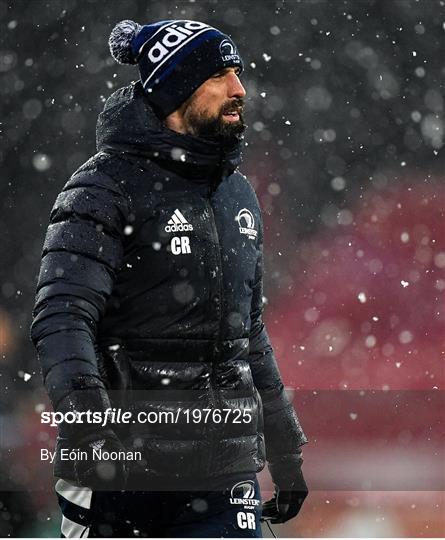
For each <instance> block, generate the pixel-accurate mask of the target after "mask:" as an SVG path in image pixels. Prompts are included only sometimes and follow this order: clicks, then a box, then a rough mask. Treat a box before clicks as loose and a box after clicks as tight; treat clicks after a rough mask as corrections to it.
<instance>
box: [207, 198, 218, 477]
mask: <svg viewBox="0 0 445 540" xmlns="http://www.w3.org/2000/svg"><path fill="white" fill-rule="evenodd" d="M210 195H211V192H210V190H209V197H210ZM205 203H206V206H207V209H208V212H209V216H210V222H211V227H212V235H213V238H212V239H213V240H214V241H215V242H216V245H217V262H218V269H217V270H216V276H217V280H218V285H217V296H214V297H213V298H212V299H211V301H213V302H215V301H216V302H217V311H218V335H217V338H216V347H218V349H217V350H216V351H215V355H214V360H213V361H217V360H218V359H219V358H220V356H221V321H222V275H221V272H222V259H221V247H220V242H219V235H218V230H217V228H216V221H215V213H214V211H213V208H212V205H211V204H210V200H209V199H208V198H206V199H205ZM214 375H215V370H214V365H213V362H212V366H211V370H210V401H211V404H212V407H213V408H216V406H217V405H218V399H217V395H216V393H215V390H214V386H213V385H214V383H215V377H214ZM212 418H213V414H212ZM212 423H213V422H212ZM210 433H211V441H210V449H209V459H208V461H207V470H208V473H211V471H212V469H211V466H212V460H213V455H214V450H215V444H216V440H215V436H214V433H215V429H213V430H211V431H210Z"/></svg>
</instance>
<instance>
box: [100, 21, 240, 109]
mask: <svg viewBox="0 0 445 540" xmlns="http://www.w3.org/2000/svg"><path fill="white" fill-rule="evenodd" d="M109 46H110V51H111V54H112V56H113V57H114V59H115V60H116V61H117V62H119V63H120V64H138V65H139V72H140V75H141V83H142V86H143V88H144V90H145V93H146V95H147V98H148V100H149V101H150V103H151V104H152V105H153V108H154V109H155V111H156V112H157V114H158V115H159V116H161V117H162V118H164V117H166V116H168V115H169V114H170V113H172V112H173V111H175V110H176V109H178V107H179V106H180V105H181V104H182V103H184V101H185V100H186V99H187V98H189V97H190V96H191V95H192V94H193V92H194V91H195V90H196V89H197V88H198V87H199V86H200V85H201V84H202V83H203V82H204V81H206V80H207V79H208V78H209V77H211V76H212V75H213V74H214V73H216V72H217V71H219V70H221V69H223V68H226V67H239V68H240V69H241V71H242V70H243V68H244V65H243V61H242V59H241V57H240V55H239V53H238V51H237V49H236V46H235V44H234V43H233V41H232V40H231V39H230V37H229V36H227V35H226V34H223V33H221V32H220V31H219V30H217V29H216V28H213V27H212V26H209V25H208V24H205V23H202V22H198V21H188V20H172V21H159V22H156V23H153V24H146V25H144V26H141V25H139V24H137V23H135V22H133V21H121V22H120V23H118V24H117V25H116V26H115V27H114V29H113V31H112V32H111V35H110V39H109Z"/></svg>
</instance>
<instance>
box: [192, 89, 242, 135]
mask: <svg viewBox="0 0 445 540" xmlns="http://www.w3.org/2000/svg"><path fill="white" fill-rule="evenodd" d="M243 105H244V101H243V100H242V99H241V98H238V99H234V100H231V101H230V102H226V103H224V105H223V106H222V107H221V109H220V111H219V114H218V116H208V114H207V111H195V110H193V104H192V103H191V104H190V106H189V107H188V110H187V111H186V112H185V114H184V119H185V120H186V122H187V128H188V131H189V133H192V134H193V135H196V136H197V137H202V138H205V139H215V140H217V141H219V142H220V143H222V144H224V145H230V144H234V143H235V142H237V141H239V140H240V139H241V136H242V134H243V133H244V130H245V129H246V124H245V123H244V116H243V112H242V107H243ZM234 109H236V110H237V112H238V115H239V120H237V121H236V122H229V121H226V120H224V118H223V115H224V114H225V113H228V112H229V111H233V110H234Z"/></svg>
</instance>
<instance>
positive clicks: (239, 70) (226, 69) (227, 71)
mask: <svg viewBox="0 0 445 540" xmlns="http://www.w3.org/2000/svg"><path fill="white" fill-rule="evenodd" d="M232 69H233V70H234V71H235V73H236V74H237V75H238V74H239V73H240V72H241V68H240V67H239V66H234V67H225V68H221V69H220V70H219V71H217V72H216V73H215V75H216V74H218V73H224V74H225V73H229V71H230V70H232Z"/></svg>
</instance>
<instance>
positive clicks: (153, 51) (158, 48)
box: [143, 21, 212, 65]
mask: <svg viewBox="0 0 445 540" xmlns="http://www.w3.org/2000/svg"><path fill="white" fill-rule="evenodd" d="M208 30H212V27H211V26H209V25H208V24H204V23H201V22H198V21H180V22H179V23H174V24H173V23H172V24H168V25H165V26H161V28H160V29H159V30H158V31H157V32H156V33H155V34H154V35H153V36H152V37H151V38H150V40H149V42H148V45H147V44H144V45H143V47H145V46H146V45H147V46H150V41H151V40H153V39H155V38H156V41H155V43H153V45H151V46H150V48H149V49H148V52H147V56H148V59H149V60H150V62H152V63H153V64H155V65H156V64H158V63H159V62H161V61H162V60H165V59H166V58H167V56H168V57H170V56H172V55H174V54H175V53H176V52H177V51H178V50H179V49H180V48H181V47H183V46H184V45H185V44H186V43H188V42H189V41H191V40H192V39H194V38H196V37H197V36H199V35H200V34H202V33H203V32H207V31H208Z"/></svg>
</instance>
